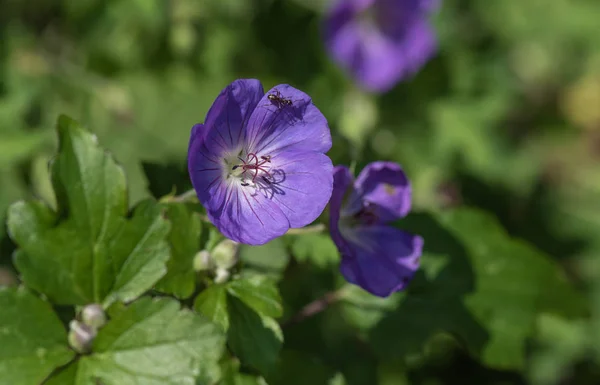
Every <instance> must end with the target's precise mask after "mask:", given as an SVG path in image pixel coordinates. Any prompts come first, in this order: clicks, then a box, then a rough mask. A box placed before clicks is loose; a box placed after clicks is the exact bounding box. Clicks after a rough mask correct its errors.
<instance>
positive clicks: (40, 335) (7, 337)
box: [0, 289, 75, 385]
mask: <svg viewBox="0 0 600 385" xmlns="http://www.w3.org/2000/svg"><path fill="white" fill-rule="evenodd" d="M0 309H1V310H0V346H1V347H2V348H0V373H2V375H1V376H0V382H1V383H2V384H10V385H38V384H40V383H41V382H42V381H43V380H44V379H45V378H46V377H47V376H48V375H49V374H50V373H52V371H53V370H54V369H56V368H57V367H60V366H62V365H65V364H67V363H68V362H69V361H70V360H71V359H72V358H73V356H74V355H75V353H74V352H73V351H72V350H71V349H69V347H68V346H67V332H66V330H65V329H64V327H63V325H62V324H61V322H60V320H59V319H58V317H57V316H56V314H54V312H53V311H52V308H51V307H50V305H49V304H48V303H47V302H44V301H42V300H41V299H39V298H37V297H36V296H34V295H33V294H31V293H29V292H28V291H26V290H24V289H0Z"/></svg>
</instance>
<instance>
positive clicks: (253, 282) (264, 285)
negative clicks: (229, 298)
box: [227, 275, 283, 318]
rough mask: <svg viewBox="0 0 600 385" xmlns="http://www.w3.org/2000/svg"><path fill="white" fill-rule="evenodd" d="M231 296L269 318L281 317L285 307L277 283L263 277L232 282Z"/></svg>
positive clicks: (230, 287) (230, 286) (228, 287)
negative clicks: (282, 304)
mask: <svg viewBox="0 0 600 385" xmlns="http://www.w3.org/2000/svg"><path fill="white" fill-rule="evenodd" d="M227 291H228V292H229V294H231V295H233V296H235V297H237V298H239V299H240V300H242V301H243V302H244V303H245V304H246V305H248V306H250V307H251V308H252V309H254V310H255V311H256V312H258V313H260V314H262V315H264V316H267V317H275V318H277V317H281V316H282V315H283V307H282V306H281V297H280V296H279V290H278V289H277V285H276V284H275V282H274V281H273V280H271V279H269V278H268V277H265V276H263V275H251V276H246V277H242V278H241V279H238V280H234V281H231V282H230V283H229V284H228V285H227Z"/></svg>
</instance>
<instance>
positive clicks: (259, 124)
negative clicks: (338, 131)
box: [246, 84, 331, 156]
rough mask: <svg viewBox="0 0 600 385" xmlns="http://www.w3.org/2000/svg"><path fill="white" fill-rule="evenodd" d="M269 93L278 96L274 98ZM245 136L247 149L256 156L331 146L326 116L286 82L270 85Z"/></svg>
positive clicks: (326, 148) (319, 150) (250, 121)
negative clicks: (276, 99) (277, 99)
mask: <svg viewBox="0 0 600 385" xmlns="http://www.w3.org/2000/svg"><path fill="white" fill-rule="evenodd" d="M269 95H273V96H275V97H279V98H281V99H279V100H280V101H273V100H270V99H269ZM283 100H286V101H287V103H290V105H285V104H284V102H282V101H283ZM246 137H247V147H246V148H247V151H248V152H252V153H256V154H257V155H271V156H275V155H277V154H278V153H280V152H282V151H284V150H285V151H288V150H292V151H303V150H305V151H315V152H322V153H325V152H327V151H329V149H330V148H331V132H330V131H329V126H328V124H327V119H325V116H323V114H322V113H321V111H319V109H318V108H317V107H316V106H315V105H314V104H313V103H312V100H311V98H310V96H308V95H307V94H305V93H304V92H302V91H300V90H297V89H295V88H294V87H292V86H289V85H287V84H282V85H278V86H276V87H274V88H272V89H271V90H269V92H267V94H266V95H265V96H264V97H263V98H262V100H261V101H260V102H259V103H258V105H257V107H256V109H255V110H254V112H253V113H252V116H251V117H250V120H249V121H248V124H247V128H246Z"/></svg>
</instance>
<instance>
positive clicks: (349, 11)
mask: <svg viewBox="0 0 600 385" xmlns="http://www.w3.org/2000/svg"><path fill="white" fill-rule="evenodd" d="M430 1H431V0H427V1H424V0H405V1H397V0H377V1H375V2H374V4H373V9H374V11H375V14H376V15H377V18H376V20H375V21H372V22H366V21H365V20H362V17H361V16H360V15H359V14H358V12H357V7H356V6H354V4H346V5H345V6H344V5H339V6H337V7H334V8H333V10H332V12H331V13H330V16H329V17H328V18H327V19H326V21H325V41H326V44H327V47H328V49H329V51H330V52H331V54H332V56H333V58H334V59H335V60H336V61H337V62H338V63H339V64H340V66H341V67H342V68H344V69H345V70H347V71H348V72H350V74H351V75H352V76H353V77H354V78H355V79H356V80H357V81H358V82H359V83H360V84H361V85H362V86H363V87H365V88H366V89H368V90H370V91H376V92H384V91H387V90H389V89H390V88H392V87H393V86H394V85H395V84H396V83H397V82H398V81H401V80H403V79H406V78H408V77H410V76H412V75H413V74H414V73H415V72H416V71H418V70H419V69H420V68H421V67H422V66H423V65H424V64H425V63H426V62H427V61H428V60H429V59H430V58H431V57H432V56H433V54H434V53H435V50H436V48H437V44H436V40H435V36H434V33H433V31H432V30H431V27H430V26H429V23H428V21H427V19H426V14H427V12H428V11H429V10H430V8H432V7H433V4H430V3H429V2H430Z"/></svg>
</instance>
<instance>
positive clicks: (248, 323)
mask: <svg viewBox="0 0 600 385" xmlns="http://www.w3.org/2000/svg"><path fill="white" fill-rule="evenodd" d="M227 302H228V310H229V322H230V327H229V331H228V334H227V337H228V341H229V346H230V347H231V350H232V351H233V353H234V354H235V355H236V356H238V357H239V358H240V360H241V361H242V362H243V363H244V364H246V365H249V366H251V367H253V368H255V369H257V370H258V371H260V372H261V373H262V374H268V373H269V372H270V371H271V370H272V369H273V367H274V365H275V363H276V362H277V357H278V355H279V351H280V349H281V345H282V343H283V334H282V332H281V329H280V327H279V324H278V323H277V322H276V321H275V320H274V319H273V318H270V317H265V316H261V315H260V314H258V313H256V312H254V310H252V309H251V308H250V307H248V306H247V305H245V304H244V303H243V302H242V301H240V300H239V299H237V298H236V297H233V296H229V297H228V301H227Z"/></svg>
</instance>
